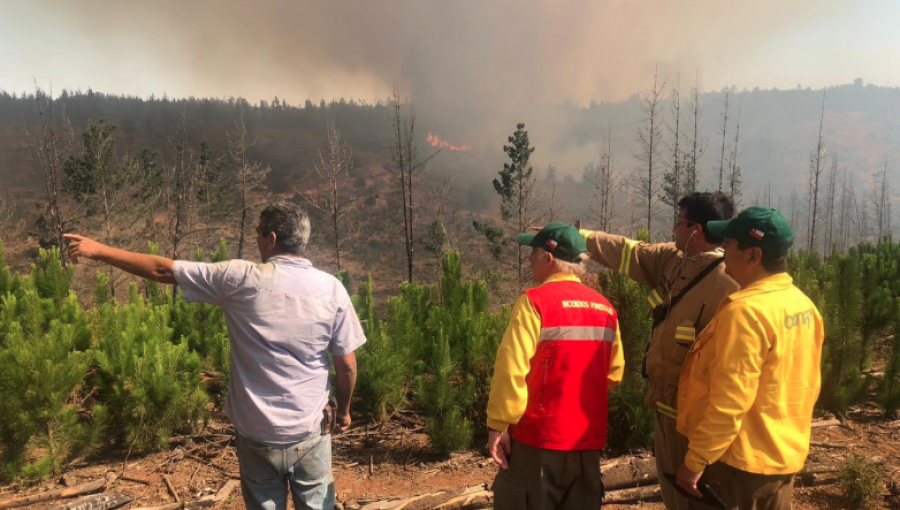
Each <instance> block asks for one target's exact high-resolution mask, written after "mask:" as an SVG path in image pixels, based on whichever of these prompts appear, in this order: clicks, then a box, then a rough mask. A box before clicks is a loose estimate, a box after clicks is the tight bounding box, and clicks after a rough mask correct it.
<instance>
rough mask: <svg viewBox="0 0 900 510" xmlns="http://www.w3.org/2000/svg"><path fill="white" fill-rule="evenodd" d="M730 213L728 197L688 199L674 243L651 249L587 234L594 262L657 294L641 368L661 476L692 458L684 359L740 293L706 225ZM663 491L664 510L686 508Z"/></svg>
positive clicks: (669, 490) (665, 487) (652, 297)
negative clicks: (683, 393)
mask: <svg viewBox="0 0 900 510" xmlns="http://www.w3.org/2000/svg"><path fill="white" fill-rule="evenodd" d="M733 210H734V204H733V203H732V201H731V199H730V198H729V197H728V196H727V195H725V194H723V193H721V192H713V193H710V192H694V193H690V194H688V195H686V196H684V197H683V198H682V199H681V200H679V202H678V219H677V221H676V222H675V225H674V226H673V227H672V233H673V234H674V237H675V242H674V243H654V244H646V243H641V242H638V241H636V240H634V239H628V238H627V237H623V236H618V235H613V234H608V233H606V232H595V231H590V230H582V234H583V235H584V236H585V241H586V243H587V247H588V251H589V252H590V254H591V258H593V259H594V260H596V261H597V262H599V263H601V264H603V265H604V266H607V267H609V268H612V269H613V270H618V272H619V273H620V274H622V275H625V276H627V277H628V278H631V279H633V280H635V281H638V282H641V283H643V284H646V285H648V286H649V287H650V288H651V289H652V290H651V291H650V293H649V294H648V296H647V304H648V305H649V306H650V309H651V310H652V311H653V333H652V334H651V337H650V344H649V345H648V349H647V353H646V354H645V357H644V365H643V366H644V376H645V377H646V378H647V379H648V380H649V383H650V384H649V387H648V390H647V394H646V395H645V398H644V402H645V403H646V405H647V406H648V407H650V408H651V409H653V410H655V411H656V413H655V414H656V415H655V418H656V420H655V421H656V426H655V433H654V438H653V439H654V445H653V452H654V457H655V459H656V470H657V471H658V472H665V473H674V472H675V471H676V470H677V469H678V466H679V465H681V461H682V460H683V459H684V455H685V453H686V452H687V439H686V438H685V437H684V436H683V435H682V434H679V433H678V431H677V419H678V416H677V414H678V407H679V406H678V381H679V377H680V376H681V367H682V363H683V362H684V358H685V356H686V355H687V352H688V349H690V347H691V345H692V343H693V342H694V339H695V336H696V334H697V333H699V332H700V331H701V330H702V329H703V328H704V327H706V325H707V324H708V323H709V321H710V320H712V317H713V315H714V314H715V312H716V307H718V306H719V303H721V302H722V300H723V299H725V297H726V296H728V295H729V294H731V293H732V292H735V291H736V290H738V289H739V287H738V284H737V283H735V282H734V280H732V279H731V278H730V277H729V276H728V275H727V274H725V269H724V264H722V262H723V258H722V257H723V254H722V249H721V247H720V246H719V245H721V244H722V241H723V239H721V238H719V237H716V236H715V235H713V234H712V233H711V232H710V231H709V230H708V229H707V227H706V225H707V224H708V222H711V221H718V220H725V219H729V218H731V217H732V216H733V215H734V211H733ZM630 362H632V363H633V362H635V360H631V361H630ZM661 488H662V496H663V503H665V505H666V509H667V510H688V507H689V504H688V500H687V498H685V497H682V496H681V495H680V494H679V493H678V492H677V491H676V490H675V488H674V487H672V486H671V485H669V484H667V483H663V484H662V486H661Z"/></svg>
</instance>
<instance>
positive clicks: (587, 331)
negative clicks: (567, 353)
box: [541, 326, 616, 342]
mask: <svg viewBox="0 0 900 510" xmlns="http://www.w3.org/2000/svg"><path fill="white" fill-rule="evenodd" d="M615 339H616V330H615V329H613V328H606V327H602V326H600V327H598V326H556V327H552V328H543V329H541V342H544V341H547V340H563V341H593V342H612V341H614V340H615Z"/></svg>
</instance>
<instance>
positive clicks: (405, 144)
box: [388, 85, 440, 282]
mask: <svg viewBox="0 0 900 510" xmlns="http://www.w3.org/2000/svg"><path fill="white" fill-rule="evenodd" d="M392 106H393V114H392V115H391V128H392V132H393V135H394V140H393V143H392V145H391V146H390V148H389V150H388V158H389V160H390V164H389V165H388V168H389V170H390V171H392V172H393V173H394V174H395V175H396V176H397V182H398V190H399V192H400V197H401V200H400V202H401V206H402V210H401V212H402V216H403V219H402V221H401V223H402V225H403V244H404V248H405V251H406V270H407V281H409V282H412V280H413V267H414V255H415V246H416V233H415V230H416V221H415V220H416V216H415V213H416V206H415V202H414V198H415V196H416V195H415V193H414V192H415V190H416V185H415V184H416V182H417V178H416V176H417V175H418V173H419V172H420V171H421V170H423V169H424V168H425V165H426V164H427V163H428V161H430V160H431V159H432V158H434V157H435V156H437V154H438V153H439V152H440V149H438V150H437V151H435V152H433V153H432V154H431V155H429V156H427V157H424V158H422V157H420V156H419V153H418V146H417V145H416V142H415V126H416V117H415V115H414V114H413V113H410V114H409V116H408V117H407V118H404V117H403V114H402V111H401V108H402V106H403V103H402V102H401V100H400V89H399V88H398V87H397V86H396V85H395V86H394V96H393V105H392Z"/></svg>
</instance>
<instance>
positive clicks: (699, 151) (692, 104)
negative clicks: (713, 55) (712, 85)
mask: <svg viewBox="0 0 900 510" xmlns="http://www.w3.org/2000/svg"><path fill="white" fill-rule="evenodd" d="M688 110H690V125H689V126H688V127H689V129H690V133H691V147H690V151H689V152H688V153H686V154H685V164H684V192H685V193H686V194H687V193H692V192H694V191H697V187H698V186H699V180H700V179H699V173H700V172H699V161H700V158H701V157H702V156H703V153H704V152H706V142H705V141H704V140H703V139H702V138H701V136H700V132H701V130H702V129H703V126H702V124H701V121H700V118H701V114H702V113H703V104H702V103H701V102H700V73H699V72H698V73H697V77H696V79H695V81H694V83H693V85H691V97H690V101H689V102H688Z"/></svg>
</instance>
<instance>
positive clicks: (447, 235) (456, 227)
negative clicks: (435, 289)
mask: <svg viewBox="0 0 900 510" xmlns="http://www.w3.org/2000/svg"><path fill="white" fill-rule="evenodd" d="M427 193H428V201H427V208H428V214H429V217H430V222H429V223H428V227H427V229H426V232H425V235H424V236H422V239H421V244H422V248H423V249H424V250H425V252H426V253H428V254H430V255H431V256H432V257H433V263H434V268H435V271H436V275H437V276H436V280H437V281H438V285H440V274H441V260H442V258H443V256H444V253H446V252H447V251H448V250H454V249H457V248H458V247H459V243H460V239H461V237H462V236H463V231H464V229H465V226H464V225H463V223H462V221H461V218H460V213H461V210H462V207H461V206H460V204H459V203H457V202H456V201H455V200H454V196H453V193H452V192H451V178H450V176H442V177H437V178H434V179H431V180H430V183H429V189H428V191H427Z"/></svg>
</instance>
